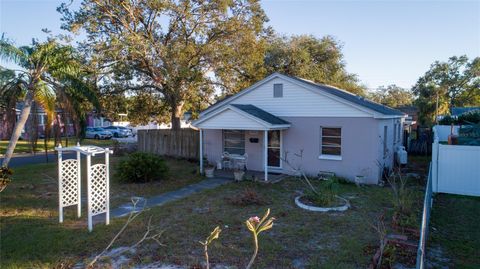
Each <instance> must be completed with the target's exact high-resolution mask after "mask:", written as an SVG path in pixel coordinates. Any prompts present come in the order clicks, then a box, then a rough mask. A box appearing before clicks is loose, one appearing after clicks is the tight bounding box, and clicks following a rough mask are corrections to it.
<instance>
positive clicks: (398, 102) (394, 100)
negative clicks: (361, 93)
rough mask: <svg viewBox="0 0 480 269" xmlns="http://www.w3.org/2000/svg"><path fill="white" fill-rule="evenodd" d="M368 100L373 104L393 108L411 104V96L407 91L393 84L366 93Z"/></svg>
mask: <svg viewBox="0 0 480 269" xmlns="http://www.w3.org/2000/svg"><path fill="white" fill-rule="evenodd" d="M368 98H369V99H371V100H372V101H374V102H377V103H379V104H382V105H386V106H389V107H393V108H395V107H400V106H406V105H411V104H412V103H413V94H412V93H411V92H410V91H409V90H406V89H404V88H401V87H399V86H397V85H395V84H392V85H389V86H387V87H385V86H381V87H379V88H377V89H376V90H375V91H373V92H370V93H368Z"/></svg>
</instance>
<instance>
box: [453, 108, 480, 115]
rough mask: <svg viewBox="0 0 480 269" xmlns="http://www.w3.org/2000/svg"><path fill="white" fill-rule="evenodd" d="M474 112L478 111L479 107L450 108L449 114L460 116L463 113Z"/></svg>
mask: <svg viewBox="0 0 480 269" xmlns="http://www.w3.org/2000/svg"><path fill="white" fill-rule="evenodd" d="M475 110H480V106H478V107H452V109H451V111H450V114H452V116H460V115H462V114H464V113H467V112H470V111H475Z"/></svg>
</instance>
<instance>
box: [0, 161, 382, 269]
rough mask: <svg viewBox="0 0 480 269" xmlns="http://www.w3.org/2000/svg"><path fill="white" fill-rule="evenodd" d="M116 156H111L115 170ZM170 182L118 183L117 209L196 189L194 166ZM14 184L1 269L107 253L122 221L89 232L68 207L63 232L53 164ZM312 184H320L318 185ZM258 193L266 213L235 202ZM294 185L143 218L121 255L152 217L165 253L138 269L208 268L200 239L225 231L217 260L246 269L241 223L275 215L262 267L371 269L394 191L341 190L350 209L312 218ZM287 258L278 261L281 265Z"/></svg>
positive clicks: (222, 196) (259, 187)
mask: <svg viewBox="0 0 480 269" xmlns="http://www.w3.org/2000/svg"><path fill="white" fill-rule="evenodd" d="M118 160H119V158H113V159H112V162H113V166H115V163H116V162H118ZM168 163H169V166H170V167H171V171H170V177H171V178H170V179H169V180H166V181H163V182H159V183H153V184H126V185H125V184H118V183H116V182H115V180H114V179H113V180H112V191H111V195H112V203H113V204H118V203H121V202H125V201H126V200H127V199H128V198H127V197H129V196H130V195H140V196H150V195H154V194H157V193H161V192H164V191H169V190H173V189H177V188H180V187H182V186H183V185H186V184H190V183H193V182H197V181H198V180H200V178H199V177H198V176H197V175H196V173H195V171H196V164H194V163H190V162H187V161H178V160H168ZM15 172H16V173H15V177H14V180H13V182H12V183H11V185H9V186H8V187H7V189H6V190H5V191H4V192H2V193H1V195H0V199H1V200H0V202H1V204H2V206H1V209H0V216H1V220H0V224H1V225H0V231H1V235H2V236H1V239H0V240H1V241H0V244H1V246H2V247H1V250H0V254H1V259H0V267H2V268H32V267H35V268H51V267H54V266H58V265H59V264H62V263H63V264H71V263H73V262H78V261H81V260H83V259H86V258H88V257H91V256H92V255H95V254H96V253H98V252H99V251H100V250H102V249H103V248H104V247H105V246H106V245H107V244H108V242H109V240H110V239H111V238H112V237H113V236H114V235H115V233H116V232H117V231H118V230H119V229H120V227H121V226H122V225H123V223H124V221H125V218H123V219H114V220H113V221H112V223H111V225H109V226H105V225H103V224H98V225H96V226H95V228H94V231H93V232H92V233H88V232H87V228H86V216H85V214H84V215H83V217H82V219H80V220H77V219H76V218H75V217H74V214H75V209H74V208H72V209H68V210H67V212H66V218H65V223H64V224H59V223H58V214H57V192H56V191H57V186H56V179H55V177H56V174H55V173H56V170H55V164H41V165H31V166H25V167H21V168H18V169H16V171H15ZM314 184H322V183H320V182H318V181H314ZM246 188H250V189H254V190H255V191H256V192H257V193H258V195H259V196H261V197H262V198H263V199H264V200H266V201H268V204H266V205H262V206H239V205H234V204H231V203H229V202H228V200H229V198H231V197H234V196H236V195H238V193H240V192H242V191H243V190H244V189H246ZM297 190H304V185H303V184H302V183H301V182H299V181H298V180H296V179H286V180H284V181H282V182H280V183H277V184H273V185H272V184H268V185H266V184H260V183H252V182H241V183H232V184H228V185H225V186H222V187H219V188H216V189H213V190H208V191H204V192H201V193H198V194H194V195H192V196H190V197H188V198H185V199H182V200H179V201H176V202H172V203H168V204H166V205H164V206H162V207H158V208H153V209H151V210H150V211H147V212H145V213H144V214H143V215H142V216H141V217H139V219H137V220H135V222H134V223H132V224H131V226H130V227H129V228H128V230H127V231H126V233H125V234H124V235H123V236H122V237H121V238H120V239H119V241H118V242H117V243H116V244H115V246H114V247H118V246H125V245H131V244H133V243H134V242H136V240H138V239H139V238H140V237H141V235H142V232H143V231H145V228H146V227H145V226H146V223H147V221H146V220H147V218H148V217H149V216H150V215H151V216H153V223H155V224H156V225H159V226H160V227H161V228H162V229H165V234H164V236H163V237H162V239H161V241H162V242H163V243H164V244H165V245H166V246H164V247H153V245H149V244H146V245H145V247H143V248H142V249H141V250H139V253H138V255H137V256H136V258H135V259H134V260H135V262H142V261H143V262H147V261H148V262H155V261H162V262H165V263H175V264H177V263H180V264H184V265H195V264H198V263H200V262H201V261H203V253H202V248H201V245H200V244H199V243H198V241H199V240H202V239H204V238H205V237H206V236H207V235H208V234H209V233H210V231H211V230H213V228H214V227H215V226H217V225H219V226H220V227H221V228H222V230H223V232H222V234H221V235H220V239H219V240H218V241H216V242H215V243H214V244H213V245H212V246H211V247H210V257H211V262H212V263H216V264H227V265H236V266H239V267H244V266H245V265H246V263H247V262H248V259H249V258H250V255H251V253H252V248H251V246H252V242H251V238H250V234H249V233H248V232H247V229H246V228H245V227H244V221H245V220H246V219H248V218H249V217H250V216H253V215H262V214H263V213H264V212H265V210H266V209H267V208H271V210H272V215H273V216H274V217H276V218H277V220H276V221H275V225H274V227H273V229H272V230H269V231H266V232H264V233H262V235H261V236H260V254H259V257H258V259H257V263H256V266H255V268H290V267H292V263H293V261H301V262H302V263H304V264H305V265H306V267H307V268H319V267H321V268H365V267H366V266H367V265H368V263H369V262H370V259H371V255H372V254H373V253H365V248H366V247H367V246H376V245H377V242H378V241H377V235H376V234H375V232H374V231H373V230H372V229H371V227H370V222H372V221H373V219H374V218H375V217H376V216H378V215H379V214H380V213H381V212H383V210H384V208H386V207H387V208H389V207H391V206H390V196H389V195H390V192H389V189H388V188H382V187H376V186H369V187H361V188H358V187H356V186H355V185H351V184H341V185H340V190H339V191H340V194H341V195H343V196H346V197H350V198H351V203H352V206H353V208H352V209H351V210H348V211H347V212H345V213H328V214H322V213H315V212H308V211H304V210H302V209H300V208H298V207H296V206H295V204H294V202H293V200H294V198H295V196H296V191H297ZM279 257H281V258H279Z"/></svg>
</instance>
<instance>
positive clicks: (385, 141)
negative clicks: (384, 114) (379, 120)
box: [383, 125, 388, 158]
mask: <svg viewBox="0 0 480 269" xmlns="http://www.w3.org/2000/svg"><path fill="white" fill-rule="evenodd" d="M387 153H388V126H387V125H385V126H383V157H384V158H385V157H386V156H387Z"/></svg>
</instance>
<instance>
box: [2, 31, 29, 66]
mask: <svg viewBox="0 0 480 269" xmlns="http://www.w3.org/2000/svg"><path fill="white" fill-rule="evenodd" d="M28 57H29V50H28V49H27V47H21V48H17V47H15V46H14V45H13V44H12V43H11V42H10V41H9V40H7V39H6V38H3V37H2V38H1V39H0V59H2V60H4V61H6V62H13V63H16V64H18V65H20V66H22V67H27V66H28Z"/></svg>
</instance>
